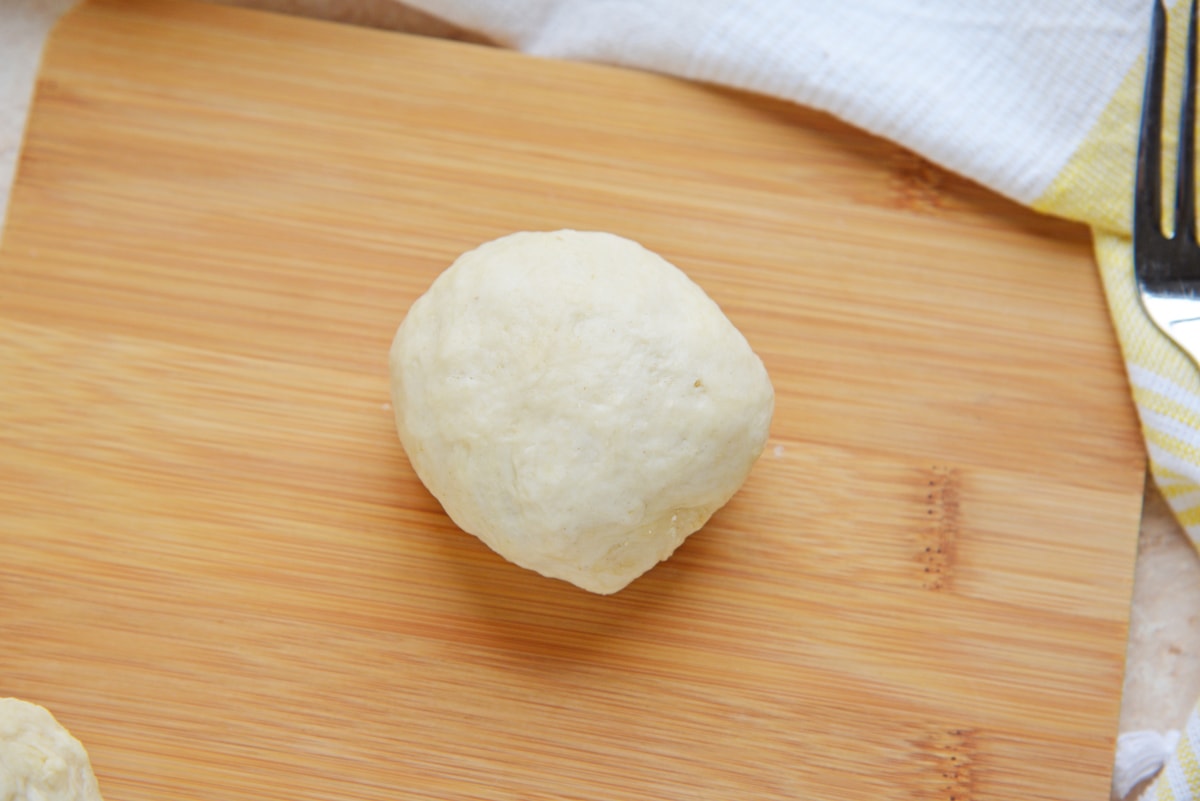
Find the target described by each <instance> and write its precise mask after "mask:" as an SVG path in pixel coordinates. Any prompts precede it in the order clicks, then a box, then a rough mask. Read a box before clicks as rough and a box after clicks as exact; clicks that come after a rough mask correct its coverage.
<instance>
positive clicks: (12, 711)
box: [0, 698, 102, 801]
mask: <svg viewBox="0 0 1200 801" xmlns="http://www.w3.org/2000/svg"><path fill="white" fill-rule="evenodd" d="M0 801H102V799H101V797H100V788H99V787H98V786H97V785H96V776H95V775H94V774H93V773H92V765H91V762H89V761H88V755H87V752H86V751H85V750H84V749H83V746H82V745H81V744H80V742H79V741H78V740H76V739H75V738H74V737H72V736H71V735H70V733H68V732H67V730H66V729H64V728H63V727H62V726H61V725H60V724H59V722H58V721H56V720H55V719H54V716H53V715H51V714H50V713H49V712H48V711H47V710H45V709H43V708H42V707H40V706H37V705H36V704H31V703H29V702H27V701H21V700H18V699H16V698H0Z"/></svg>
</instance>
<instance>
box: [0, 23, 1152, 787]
mask: <svg viewBox="0 0 1200 801" xmlns="http://www.w3.org/2000/svg"><path fill="white" fill-rule="evenodd" d="M566 227H572V228H579V229H597V230H607V231H612V232H615V233H619V234H622V235H625V236H628V237H631V238H634V239H636V240H639V241H641V242H642V243H643V244H645V245H647V246H648V247H650V248H651V249H653V250H656V251H658V252H660V253H662V254H663V255H664V256H666V257H667V258H668V259H670V260H671V261H673V262H674V263H676V264H677V265H679V266H680V267H681V268H682V269H684V270H685V271H686V272H688V273H689V274H690V275H691V276H692V277H693V278H695V279H696V280H697V281H698V282H699V283H700V284H701V285H702V286H703V287H704V288H705V289H706V290H707V291H708V292H709V293H710V294H711V295H712V297H713V298H715V299H716V300H717V301H718V302H719V303H720V304H721V305H722V306H723V307H724V309H725V310H726V311H727V313H728V314H729V316H730V317H731V318H732V319H733V321H734V322H735V323H736V324H737V325H738V326H739V327H740V328H742V330H743V331H744V332H745V333H746V335H747V337H748V339H749V340H750V342H751V344H752V345H753V346H754V347H755V349H756V350H757V351H758V352H759V353H760V354H761V356H762V358H763V360H764V361H765V363H766V365H767V367H768V369H769V371H770V373H771V375H772V377H773V380H774V383H775V387H776V390H777V393H778V399H777V411H776V417H775V421H774V425H773V432H772V437H771V440H770V442H769V444H768V446H767V449H766V451H765V453H764V455H763V457H762V459H761V460H760V462H759V464H758V465H757V467H756V468H755V470H754V472H753V474H752V475H751V477H750V479H749V481H748V483H747V484H746V486H745V487H744V489H743V490H742V492H741V493H740V494H739V495H738V496H737V497H736V498H735V499H734V500H733V501H732V502H731V503H730V504H729V505H728V506H727V507H726V508H725V509H724V510H722V511H721V512H720V513H719V514H718V515H717V516H716V517H715V518H714V519H713V520H712V522H711V523H710V524H709V525H708V526H707V527H706V528H705V529H704V530H703V531H701V532H699V533H697V534H696V535H694V536H693V537H692V538H691V539H690V540H689V541H688V542H687V543H686V544H685V545H684V547H683V548H681V549H680V551H679V552H678V553H677V554H676V555H675V556H674V557H673V558H672V559H671V560H670V561H668V562H667V563H665V564H663V565H661V566H659V567H657V568H655V569H654V570H653V571H651V572H650V573H649V574H647V575H646V576H644V577H643V578H642V579H640V580H638V581H637V582H635V583H634V584H633V585H632V586H631V587H630V588H629V589H627V590H625V591H624V592H622V593H620V594H618V595H616V596H612V597H599V596H593V595H589V594H587V593H584V592H582V591H580V590H577V589H575V588H573V587H571V586H569V585H567V584H565V583H562V582H557V581H551V580H548V579H543V578H541V577H539V576H537V575H535V574H533V573H530V572H527V571H524V570H521V569H519V568H516V567H514V566H512V565H509V564H507V563H506V562H504V561H503V560H501V559H500V558H499V557H497V556H496V555H494V554H493V553H492V552H490V551H489V550H487V549H486V548H485V547H484V546H482V545H481V544H480V543H479V542H478V541H476V540H475V539H474V538H472V537H470V536H469V535H466V534H464V533H462V532H461V531H459V530H457V529H456V528H455V527H454V526H453V525H452V524H451V523H450V522H449V521H448V519H447V518H446V516H445V515H444V514H443V512H442V511H441V509H440V508H439V506H438V505H437V503H436V502H435V501H434V500H432V499H431V497H430V496H429V495H428V494H427V493H426V492H425V490H424V489H423V488H422V486H421V485H420V483H419V482H418V481H417V479H416V478H415V476H414V475H413V473H412V471H411V469H410V467H409V465H408V462H407V461H406V459H405V457H404V454H403V452H402V450H401V448H400V446H399V444H398V441H397V439H396V437H395V434H394V429H393V423H392V417H391V411H390V409H389V407H388V395H387V376H386V352H387V348H388V345H389V342H390V339H391V336H392V334H393V331H394V330H395V327H396V326H397V325H398V324H399V322H400V320H401V318H402V316H403V314H404V312H405V310H406V309H407V308H408V306H409V304H410V303H411V302H412V301H413V300H414V299H415V298H416V297H417V296H418V295H419V293H421V292H422V291H423V290H424V289H425V288H426V287H427V286H428V284H429V283H430V282H431V281H432V280H433V278H434V277H435V276H436V275H437V274H438V272H439V271H441V270H442V269H443V268H444V267H446V266H447V265H448V264H449V263H450V261H451V260H452V259H453V258H454V257H455V256H456V255H457V254H458V253H460V252H462V251H464V250H466V249H469V248H471V247H474V246H475V245H477V244H479V243H481V242H483V241H485V240H488V239H491V238H493V237H496V236H499V235H502V234H505V233H509V232H512V231H515V230H524V229H533V230H537V229H557V228H566ZM0 381H2V382H3V383H2V384H0V509H2V510H3V514H0V643H2V647H0V695H16V696H19V697H22V698H26V699H28V700H31V701H36V702H38V703H42V704H44V705H46V706H48V707H49V708H50V709H51V710H52V711H54V712H55V713H56V714H57V715H58V717H59V718H60V720H61V721H62V722H63V723H64V724H65V725H67V726H68V727H69V728H70V729H71V730H72V732H73V733H75V734H76V735H77V736H78V737H79V738H80V739H81V740H82V741H83V742H84V743H85V744H86V746H87V747H88V749H89V751H90V753H91V755H92V759H93V762H94V764H95V767H96V771H97V774H98V776H99V779H100V782H101V786H102V789H103V790H104V792H105V796H106V798H107V799H108V800H109V801H134V800H135V799H147V800H149V799H155V800H157V799H164V798H171V799H222V800H223V801H233V800H234V799H256V800H257V799H266V798H280V799H331V798H338V799H376V798H378V799H418V798H421V799H526V800H529V801H536V800H537V799H632V798H644V799H680V800H681V801H682V799H701V798H703V799H721V800H722V801H726V800H728V799H831V800H832V799H838V800H839V801H845V799H872V800H873V801H874V800H877V799H922V800H923V801H930V800H936V801H968V799H970V800H972V801H973V800H974V799H1013V800H1014V801H1016V799H1021V801H1029V800H1030V799H1054V800H1055V801H1065V800H1067V799H1080V800H1081V801H1082V800H1083V799H1088V800H1089V801H1095V799H1098V798H1104V797H1105V796H1106V794H1107V792H1108V776H1109V766H1110V764H1111V757H1112V750H1113V744H1114V738H1115V734H1116V721H1117V711H1118V704H1119V694H1120V688H1121V679H1122V669H1123V654H1124V645H1125V633H1126V623H1127V617H1128V602H1129V596H1130V584H1131V576H1132V567H1133V561H1134V551H1135V546H1136V537H1137V523H1138V514H1139V507H1140V500H1141V497H1142V478H1143V462H1142V446H1141V441H1140V438H1139V435H1138V431H1137V428H1136V424H1135V418H1134V413H1133V410H1132V406H1131V403H1130V400H1129V393H1128V388H1127V386H1126V383H1125V380H1124V374H1123V370H1122V365H1121V361H1120V359H1119V356H1118V353H1117V349H1116V346H1115V341H1114V338H1113V336H1112V333H1111V330H1110V324H1109V320H1108V317H1107V314H1106V311H1105V307H1104V303H1103V299H1102V296H1101V291H1100V288H1099V285H1098V282H1097V277H1096V273H1095V269H1094V266H1093V263H1092V261H1091V256H1090V251H1089V244H1088V239H1087V236H1086V232H1084V231H1083V230H1082V229H1080V228H1077V227H1074V226H1070V225H1067V224H1063V223H1059V222H1056V221H1053V220H1050V219H1046V218H1043V217H1039V216H1036V215H1034V214H1033V213H1031V212H1028V211H1026V210H1023V209H1021V208H1018V207H1016V206H1014V205H1012V204H1010V203H1008V202H1006V201H1004V200H1001V199H999V198H997V197H994V196H992V195H990V194H989V193H987V192H985V191H983V190H981V189H979V188H978V187H975V186H973V185H971V184H968V183H966V182H965V181H962V180H959V179H957V178H953V177H950V176H948V175H946V174H945V173H943V172H942V171H940V170H938V169H936V168H934V167H933V166H931V165H929V164H927V163H925V162H923V161H922V160H920V159H918V158H916V157H914V156H912V155H910V154H908V153H906V152H905V151H902V150H900V149H898V148H896V147H894V146H892V145H889V144H886V143H884V142H881V141H879V140H876V139H874V138H872V137H870V136H867V135H865V134H863V133H861V132H858V131H855V130H853V129H851V128H849V127H847V126H845V125H842V124H840V123H838V122H836V121H834V120H832V119H830V118H828V117H826V116H824V115H821V114H817V113H813V112H810V111H806V110H802V109H798V108H794V107H792V106H789V105H787V104H784V103H779V102H774V101H770V100H765V99H762V98H757V97H751V96H748V95H744V94H739V93H735V92H731V91H725V90H721V89H715V88H711V87H705V86H699V85H694V84H689V83H686V82H682V81H677V80H672V79H668V78H665V77H659V76H653V75H647V74H638V73H634V72H628V71H622V70H616V69H609V68H604V67H599V66H590V65H580V64H564V63H556V62H552V61H547V60H538V59H534V58H528V57H524V56H520V55H516V54H513V53H509V52H501V51H498V50H494V49H488V48H484V47H479V46H473V45H464V44H457V43H446V42H438V41H430V40H423V39H420V38H414V37H408V36H404V35H398V34H386V33H379V32H370V31H365V30H356V29H352V28H348V27H342V26H336V25H331V24H325V23H317V22H311V21H304V20H299V19H292V18H285V17H278V16H273V15H267V14H261V13H253V12H246V11H240V10H233V9H227V8H221V7H213V6H205V5H199V4H188V3H180V2H159V0H154V1H153V2H151V0H97V1H95V2H91V3H89V4H87V5H85V6H83V7H82V8H80V9H78V10H76V11H75V12H73V13H72V14H70V15H69V16H68V17H67V18H66V19H65V21H64V22H63V23H62V24H61V25H60V26H59V28H58V29H57V31H56V32H55V34H54V35H53V38H52V41H51V42H50V44H49V48H48V51H47V53H46V56H45V63H44V68H43V70H42V73H41V79H40V82H39V84H38V87H37V96H36V101H35V104H34V107H33V111H32V119H31V122H30V126H29V130H28V137H27V141H26V143H25V149H24V152H23V155H22V157H21V161H20V165H19V177H18V181H17V185H16V188H15V192H14V195H13V200H12V207H11V214H10V219H9V221H8V225H7V230H6V232H5V235H4V240H3V246H2V250H0Z"/></svg>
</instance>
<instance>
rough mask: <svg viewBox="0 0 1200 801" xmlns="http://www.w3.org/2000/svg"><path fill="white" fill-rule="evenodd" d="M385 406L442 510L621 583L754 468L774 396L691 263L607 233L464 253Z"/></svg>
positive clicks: (412, 320) (508, 546)
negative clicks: (690, 271)
mask: <svg viewBox="0 0 1200 801" xmlns="http://www.w3.org/2000/svg"><path fill="white" fill-rule="evenodd" d="M390 368H391V381H392V403H393V407H394V410H395V415H396V425H397V429H398V431H399V435H400V440H401V442H402V443H403V446H404V449H405V452H406V453H407V454H408V457H409V460H410V461H411V463H412V465H413V468H414V469H415V470H416V473H417V475H418V476H419V477H420V479H421V481H422V482H424V484H425V486H426V487H427V488H428V489H429V491H430V492H432V493H433V495H434V496H435V497H436V498H437V499H438V500H439V501H440V502H441V504H442V506H443V508H445V510H446V513H447V514H449V516H450V518H451V519H452V520H453V521H454V522H455V523H456V524H458V525H459V526H460V527H461V528H463V529H464V530H466V531H468V532H470V533H472V534H474V535H476V536H477V537H479V538H480V539H481V540H483V541H484V542H485V543H487V545H488V546H490V547H491V548H492V549H493V550H495V551H497V552H498V553H499V554H501V555H502V556H504V557H505V558H507V559H509V560H510V561H512V562H515V563H516V564H518V565H521V566H523V567H526V568H529V569H531V570H536V571H537V572H539V573H541V574H543V575H546V576H552V577H555V578H560V579H565V580H567V581H570V582H572V583H573V584H576V585H578V586H580V587H582V588H584V589H586V590H591V591H592V592H597V593H604V594H607V593H612V592H616V591H617V590H620V589H621V588H623V587H625V586H626V585H627V584H628V583H629V582H631V581H632V580H633V579H635V578H637V577H638V576H640V575H641V574H642V573H644V572H645V571H647V570H649V569H650V568H651V567H653V566H654V565H655V564H657V563H658V562H659V561H661V560H663V559H666V558H667V557H668V556H670V555H671V553H672V552H674V551H675V549H676V548H677V547H678V546H679V544H680V543H682V542H683V540H684V538H685V537H687V536H688V535H689V534H691V533H692V532H694V531H696V530H697V529H699V528H700V527H701V526H703V525H704V523H705V522H706V521H707V520H708V519H709V517H710V516H711V515H712V513H713V512H715V511H716V510H717V509H719V508H720V507H721V506H723V505H724V504H725V503H726V502H727V501H728V500H729V499H730V497H732V496H733V494H734V493H735V492H736V491H737V490H738V488H739V487H740V486H741V485H742V483H743V481H745V479H746V476H747V475H748V474H749V472H750V468H751V467H752V466H753V464H754V462H755V460H756V459H757V458H758V456H759V454H760V453H761V451H762V448H763V445H764V444H765V443H766V440H767V432H768V427H769V426H770V422H771V414H772V411H773V408H774V391H773V389H772V387H771V382H770V379H769V378H768V377H767V372H766V369H765V368H764V367H763V364H762V362H761V361H760V360H759V358H758V357H757V356H756V355H755V354H754V352H753V351H752V350H751V349H750V345H749V343H747V342H746V339H745V337H743V336H742V334H741V333H740V332H739V331H738V330H737V329H736V328H735V327H734V326H733V324H732V323H731V322H730V321H729V319H728V318H726V317H725V315H724V314H723V313H722V312H721V309H720V308H719V307H718V306H717V304H716V303H714V302H713V301H712V300H711V299H710V298H709V297H708V296H707V295H706V294H705V293H704V291H703V290H702V289H700V287H699V286H697V285H696V284H695V283H693V282H692V281H691V280H690V279H689V278H688V277H687V276H686V275H684V273H683V272H681V271H680V270H679V269H677V268H676V267H674V266H672V265H671V264H670V263H668V262H667V261H665V260H664V259H662V258H661V257H659V256H657V255H655V254H654V253H651V252H650V251H649V250H646V249H645V248H643V247H642V246H641V245H639V244H637V243H635V242H632V241H630V240H628V239H623V238H621V237H618V236H614V235H612V234H606V233H594V232H579V231H557V232H553V233H518V234H512V235H510V236H506V237H503V238H501V239H498V240H495V241H493V242H489V243H487V244H485V245H483V246H481V247H479V248H477V249H475V250H473V251H470V252H468V253H465V254H463V255H462V256H461V257H459V258H458V260H457V261H455V263H454V264H453V265H451V266H450V268H449V269H447V270H446V271H445V272H444V273H442V275H440V276H439V277H438V278H437V280H436V281H434V283H433V285H432V286H431V287H430V289H429V291H428V292H426V293H425V294H424V295H423V296H422V297H420V298H419V299H418V300H417V301H416V303H414V304H413V306H412V309H411V310H410V311H409V313H408V315H407V316H406V317H405V319H404V321H403V323H402V324H401V325H400V328H399V330H398V331H397V332H396V337H395V340H394V341H393V343H392V349H391V355H390Z"/></svg>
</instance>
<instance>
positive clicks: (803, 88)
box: [407, 0, 1150, 203]
mask: <svg viewBox="0 0 1200 801" xmlns="http://www.w3.org/2000/svg"><path fill="white" fill-rule="evenodd" d="M407 2H409V4H410V5H413V6H418V7H421V8H423V9H424V10H426V11H428V12H430V13H432V14H435V15H437V16H440V17H443V18H445V19H447V20H449V21H450V22H454V23H456V24H459V25H461V26H463V27H464V28H468V29H471V30H476V31H481V32H484V33H486V34H488V35H489V36H490V37H491V38H492V39H494V40H495V41H497V42H499V43H501V44H504V45H508V46H510V47H514V48H517V49H520V50H523V51H525V52H527V53H532V54H535V55H541V56H550V57H557V58H569V59H578V60H591V61H598V62H605V63H611V64H620V65H625V66H630V67H637V68H641V69H646V70H653V71H658V72H663V73H669V74H673V75H678V76H682V77H684V78H690V79H694V80H698V81H705V82H710V83H717V84H723V85H728V86H733V87H737V88H739V89H746V90H750V91H755V92H759V93H762V94H767V95H774V96H777V97H781V98H785V99H787V100H793V101H795V102H797V103H801V104H804V105H807V106H811V107H815V108H819V109H821V110H824V111H828V112H830V113H832V114H834V115H835V116H838V117H841V118H842V119H844V120H846V121H848V122H850V123H853V124H854V125H856V126H858V127H860V128H863V129H865V130H867V131H870V132H872V133H875V134H878V135H880V136H882V137H885V138H888V139H890V140H892V141H895V142H898V143H900V144H902V145H905V146H906V147H908V148H909V149H910V150H913V151H915V152H917V153H919V154H921V155H923V156H925V157H926V158H928V159H929V160H930V161H933V162H936V163H939V164H941V165H942V166H944V167H947V168H949V169H951V170H953V171H955V172H958V173H961V174H963V175H966V176H968V177H970V178H973V179H975V180H977V181H978V182H980V183H982V184H984V185H986V186H989V187H991V188H992V189H994V190H996V191H998V192H1000V193H1002V194H1005V195H1007V196H1009V197H1011V198H1013V199H1015V200H1017V201H1019V202H1021V203H1031V202H1032V201H1033V200H1034V199H1036V198H1037V197H1039V196H1040V195H1041V194H1042V192H1043V191H1044V190H1045V189H1046V187H1047V186H1048V185H1049V184H1050V182H1051V181H1052V180H1054V178H1055V176H1057V175H1058V173H1059V172H1060V171H1061V169H1062V168H1063V165H1064V164H1065V163H1066V162H1067V160H1068V159H1069V158H1070V156H1071V155H1072V153H1073V152H1074V150H1075V148H1076V147H1077V146H1078V144H1079V143H1080V141H1081V140H1082V139H1083V137H1084V136H1085V135H1086V134H1087V133H1088V131H1089V130H1090V129H1091V127H1092V125H1093V124H1094V123H1095V122H1096V119H1097V117H1098V115H1099V114H1100V112H1101V110H1102V109H1103V108H1104V106H1105V104H1106V103H1107V102H1108V101H1109V99H1110V98H1111V96H1112V94H1113V91H1114V90H1115V88H1116V86H1117V84H1118V83H1120V81H1121V80H1122V79H1123V78H1124V77H1125V74H1126V73H1127V72H1128V71H1129V68H1130V66H1131V65H1132V64H1133V63H1134V62H1135V61H1136V60H1137V58H1138V57H1139V56H1140V55H1141V54H1142V53H1143V52H1144V51H1145V48H1146V41H1147V40H1146V36H1147V31H1148V27H1149V18H1150V17H1149V4H1148V3H1147V2H1146V0H1051V1H1050V2H1048V1H1047V0H972V1H971V2H962V0H907V2H898V1H897V0H855V1H854V2H845V1H843V2H838V1H837V0H807V2H805V1H803V0H740V2H737V1H735V2H730V0H638V1H637V2H632V1H631V0H407Z"/></svg>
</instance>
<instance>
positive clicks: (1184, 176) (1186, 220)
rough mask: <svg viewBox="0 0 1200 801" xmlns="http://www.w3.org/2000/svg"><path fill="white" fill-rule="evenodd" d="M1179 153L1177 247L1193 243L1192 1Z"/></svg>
mask: <svg viewBox="0 0 1200 801" xmlns="http://www.w3.org/2000/svg"><path fill="white" fill-rule="evenodd" d="M1185 59H1186V60H1185V66H1184V73H1183V102H1182V105H1181V106H1180V111H1179V152H1178V160H1177V162H1176V165H1175V232H1176V237H1183V239H1182V240H1180V243H1179V244H1181V245H1185V243H1195V241H1196V0H1192V10H1191V13H1190V14H1189V15H1188V38H1187V54H1186V56H1185Z"/></svg>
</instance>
